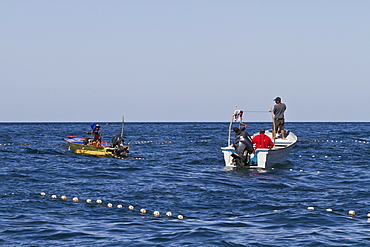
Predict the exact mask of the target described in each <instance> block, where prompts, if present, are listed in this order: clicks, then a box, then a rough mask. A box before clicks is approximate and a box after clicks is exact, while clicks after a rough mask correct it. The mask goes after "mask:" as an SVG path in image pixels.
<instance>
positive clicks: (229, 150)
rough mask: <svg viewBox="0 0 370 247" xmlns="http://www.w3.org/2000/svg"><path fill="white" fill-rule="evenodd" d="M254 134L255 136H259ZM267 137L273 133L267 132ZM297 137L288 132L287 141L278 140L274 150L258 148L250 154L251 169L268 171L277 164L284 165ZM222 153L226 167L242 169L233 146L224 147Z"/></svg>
mask: <svg viewBox="0 0 370 247" xmlns="http://www.w3.org/2000/svg"><path fill="white" fill-rule="evenodd" d="M257 134H258V133H256V134H254V135H253V136H255V135H257ZM266 135H268V136H270V137H271V135H272V133H271V132H266ZM296 142H297V137H296V135H294V134H293V133H292V132H288V136H287V140H282V139H281V138H280V139H277V140H275V147H273V148H272V149H267V148H258V149H256V150H255V151H254V153H252V154H248V155H249V158H250V162H249V165H248V166H247V167H249V168H260V169H268V168H271V167H273V166H274V165H276V164H281V163H284V162H285V161H286V159H287V157H288V155H289V153H290V152H291V151H292V149H293V147H294V145H295V143H296ZM221 151H222V153H223V155H224V161H225V165H226V166H227V167H240V163H241V162H240V161H239V160H238V159H237V158H236V157H235V156H234V157H233V154H235V153H236V151H235V149H234V147H233V146H231V145H230V146H228V147H222V148H221Z"/></svg>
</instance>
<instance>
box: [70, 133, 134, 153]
mask: <svg viewBox="0 0 370 247" xmlns="http://www.w3.org/2000/svg"><path fill="white" fill-rule="evenodd" d="M64 140H65V141H66V142H67V143H68V144H69V145H70V149H71V150H72V151H73V152H75V153H77V154H87V155H94V156H102V157H114V158H126V157H128V153H129V149H130V147H129V146H126V145H123V139H122V137H121V135H117V136H115V137H114V138H113V139H112V143H108V142H102V143H101V144H100V145H99V146H96V145H94V144H93V142H92V139H91V138H84V137H77V136H67V137H65V138H64Z"/></svg>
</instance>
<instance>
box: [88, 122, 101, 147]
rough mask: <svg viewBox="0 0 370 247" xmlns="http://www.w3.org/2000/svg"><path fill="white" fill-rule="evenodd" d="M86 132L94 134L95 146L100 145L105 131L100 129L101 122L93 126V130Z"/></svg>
mask: <svg viewBox="0 0 370 247" xmlns="http://www.w3.org/2000/svg"><path fill="white" fill-rule="evenodd" d="M91 127H93V126H91ZM86 133H87V134H94V140H93V145H94V146H100V145H101V142H102V136H103V133H102V131H101V129H100V125H99V124H97V125H95V128H93V131H91V132H88V131H87V132H86Z"/></svg>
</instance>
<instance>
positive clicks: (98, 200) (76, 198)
mask: <svg viewBox="0 0 370 247" xmlns="http://www.w3.org/2000/svg"><path fill="white" fill-rule="evenodd" d="M40 195H41V196H46V193H45V192H41V193H40ZM51 198H53V199H57V198H58V196H57V195H54V194H53V195H51ZM60 199H62V200H64V201H66V200H67V196H61V197H60ZM72 201H73V202H75V203H77V202H79V201H80V199H79V198H78V197H73V198H72ZM85 202H86V203H94V201H93V200H91V199H86V200H85ZM95 203H96V204H101V205H106V206H107V207H108V208H113V204H112V203H107V204H104V203H103V201H102V200H100V199H97V200H96V201H95ZM116 207H117V208H123V205H122V204H118V205H117V206H116ZM127 208H128V209H129V210H134V206H132V205H130V206H128V207H127ZM140 213H141V214H146V213H147V210H146V209H145V208H141V209H140ZM153 215H154V216H156V217H160V216H162V215H161V213H160V212H159V211H153ZM166 216H167V217H173V214H172V212H166ZM176 218H178V219H180V220H181V219H183V218H184V216H183V215H181V214H179V215H177V217H176Z"/></svg>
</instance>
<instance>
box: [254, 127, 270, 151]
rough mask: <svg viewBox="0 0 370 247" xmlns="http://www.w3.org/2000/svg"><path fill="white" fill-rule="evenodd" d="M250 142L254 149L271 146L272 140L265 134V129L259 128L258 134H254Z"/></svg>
mask: <svg viewBox="0 0 370 247" xmlns="http://www.w3.org/2000/svg"><path fill="white" fill-rule="evenodd" d="M252 144H253V145H254V146H255V147H254V149H255V150H256V149H257V148H272V147H273V146H274V143H273V142H272V140H271V138H270V137H268V136H267V135H265V130H264V129H261V130H260V134H259V135H256V136H255V137H253V139H252Z"/></svg>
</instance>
